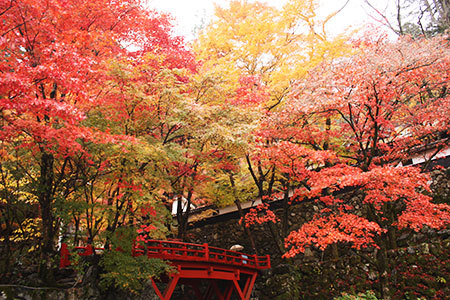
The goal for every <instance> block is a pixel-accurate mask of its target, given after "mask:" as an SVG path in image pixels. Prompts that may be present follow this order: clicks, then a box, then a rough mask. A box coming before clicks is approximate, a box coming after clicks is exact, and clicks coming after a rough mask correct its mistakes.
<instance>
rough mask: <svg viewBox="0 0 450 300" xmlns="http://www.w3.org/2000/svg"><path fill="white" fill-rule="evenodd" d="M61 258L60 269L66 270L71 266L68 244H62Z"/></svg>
mask: <svg viewBox="0 0 450 300" xmlns="http://www.w3.org/2000/svg"><path fill="white" fill-rule="evenodd" d="M60 252H61V254H60V255H61V257H60V259H59V267H60V268H65V267H67V266H70V260H69V255H70V253H69V249H67V244H66V243H62V244H61V251H60Z"/></svg>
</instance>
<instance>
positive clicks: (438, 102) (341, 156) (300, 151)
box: [260, 37, 450, 298]
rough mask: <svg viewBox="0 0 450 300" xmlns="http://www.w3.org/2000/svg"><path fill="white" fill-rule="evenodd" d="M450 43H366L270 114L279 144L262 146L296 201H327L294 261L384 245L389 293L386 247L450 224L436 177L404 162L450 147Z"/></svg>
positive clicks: (326, 66) (306, 229)
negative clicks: (432, 183)
mask: <svg viewBox="0 0 450 300" xmlns="http://www.w3.org/2000/svg"><path fill="white" fill-rule="evenodd" d="M447 43H448V42H447V41H446V39H445V38H444V37H438V38H434V39H428V40H411V39H410V38H408V37H404V38H402V39H399V40H398V41H396V42H391V41H388V40H387V39H386V38H384V37H366V38H365V39H364V38H363V39H362V40H356V41H355V47H356V48H357V52H356V53H355V54H354V55H353V56H351V57H349V58H345V59H341V60H338V61H331V62H324V63H323V64H321V65H319V66H318V67H317V68H315V69H313V70H311V71H310V72H309V76H308V77H307V78H306V79H305V80H299V81H298V82H297V84H296V88H295V91H294V93H293V94H292V101H291V102H289V103H288V104H287V105H286V108H285V110H283V111H280V112H276V113H273V114H271V115H270V116H269V119H268V122H267V123H266V124H267V125H268V126H266V128H265V129H264V130H262V131H261V134H263V135H270V136H271V137H274V138H276V142H274V143H273V144H271V145H262V146H261V151H260V153H261V154H262V155H263V158H264V160H266V161H267V162H268V163H269V164H270V165H276V166H277V168H278V169H280V170H281V171H282V173H283V180H284V181H289V182H290V185H289V187H292V188H293V194H292V196H291V197H290V199H291V201H300V202H301V201H305V200H307V199H309V200H311V199H315V201H316V202H317V203H319V204H320V205H321V206H322V207H323V209H321V210H320V211H319V212H317V213H315V214H314V217H313V219H312V220H310V221H308V222H306V223H305V224H303V225H301V226H300V228H299V229H298V230H295V231H293V232H291V233H290V234H289V236H288V237H287V238H286V240H285V246H286V247H287V248H288V251H287V252H286V254H285V257H293V256H295V255H297V254H299V253H302V252H304V251H305V249H306V248H307V247H315V248H318V249H321V250H324V249H326V248H327V247H328V246H332V245H337V244H342V245H349V246H351V247H352V248H355V249H356V250H361V249H367V250H364V251H359V252H358V253H360V254H361V253H365V251H369V252H370V251H373V250H374V249H379V250H378V251H375V253H376V256H375V258H374V260H370V259H368V261H369V262H370V263H374V264H375V266H376V268H377V269H378V271H379V276H380V283H381V285H382V291H381V292H382V295H383V296H384V297H386V298H388V297H389V295H390V292H389V290H388V284H387V277H386V274H387V270H386V260H387V255H386V251H387V250H388V249H396V248H397V238H398V235H399V232H400V231H402V230H403V231H404V230H406V231H407V230H408V229H409V230H413V231H419V230H421V229H422V228H423V227H424V226H427V227H428V228H433V229H439V228H442V227H444V226H446V225H448V223H449V221H450V219H449V217H450V214H449V213H450V208H449V207H448V205H446V204H434V203H433V202H432V198H431V197H430V196H429V195H427V193H430V192H431V191H430V190H429V186H428V180H429V178H428V175H426V174H424V173H421V170H420V169H419V168H417V167H397V166H398V165H399V163H400V162H401V161H404V160H407V159H408V158H410V156H411V155H414V154H415V153H416V151H418V150H419V149H420V147H421V146H422V145H423V144H424V143H427V142H429V141H430V140H433V141H435V145H436V147H435V148H434V149H435V150H434V151H433V153H431V155H429V156H428V157H427V160H430V159H432V158H433V156H434V155H437V154H438V153H439V151H441V150H442V149H443V148H445V147H446V146H448V124H449V119H448V118H449V117H448V109H447V107H448V104H449V103H448V101H449V97H448V92H447V82H448V72H447V70H448V66H449V60H448V58H449V55H448V54H449V53H448V45H447ZM426 165H427V164H425V166H426ZM344 190H345V191H347V192H346V193H347V194H346V195H345V194H342V193H343V191H344ZM335 250H337V248H335ZM366 258H367V257H366Z"/></svg>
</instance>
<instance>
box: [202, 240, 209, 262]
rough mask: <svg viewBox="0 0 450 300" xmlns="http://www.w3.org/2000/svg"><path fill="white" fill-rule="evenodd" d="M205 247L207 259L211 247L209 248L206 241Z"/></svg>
mask: <svg viewBox="0 0 450 300" xmlns="http://www.w3.org/2000/svg"><path fill="white" fill-rule="evenodd" d="M203 247H204V248H205V258H206V260H209V248H208V244H207V243H204V244H203Z"/></svg>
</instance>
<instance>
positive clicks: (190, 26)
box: [147, 0, 370, 40]
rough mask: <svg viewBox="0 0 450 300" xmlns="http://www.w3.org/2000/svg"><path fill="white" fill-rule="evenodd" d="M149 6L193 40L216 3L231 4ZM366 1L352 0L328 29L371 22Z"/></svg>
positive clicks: (187, 0)
mask: <svg viewBox="0 0 450 300" xmlns="http://www.w3.org/2000/svg"><path fill="white" fill-rule="evenodd" d="M147 1H148V6H149V7H150V8H154V9H156V10H158V11H163V12H168V13H170V14H171V15H172V16H173V17H174V18H175V19H176V20H175V22H174V25H176V27H175V31H176V33H177V34H179V35H183V36H185V37H186V38H187V39H188V40H191V39H193V37H194V34H193V32H194V30H195V28H196V27H198V26H200V25H201V24H202V22H205V23H208V21H209V20H210V18H211V16H212V15H213V14H214V3H217V4H218V5H219V6H222V7H226V6H228V5H227V3H228V0H147ZM286 1H288V0H265V1H264V0H261V2H266V3H268V4H269V5H272V6H276V7H279V8H281V7H282V6H283V4H284V3H286ZM321 2H322V8H323V9H324V11H326V12H332V11H334V10H336V9H337V8H340V7H341V6H342V5H343V4H344V3H345V2H346V0H321ZM362 4H363V0H350V1H349V3H348V4H347V6H346V7H345V8H344V9H343V10H342V12H341V13H340V15H338V16H336V18H335V20H334V21H333V23H329V26H328V28H327V29H328V30H329V31H330V32H332V33H339V32H342V31H344V30H345V29H346V28H347V27H348V26H359V25H362V24H364V23H367V22H368V21H370V17H369V16H368V15H367V12H366V10H365V9H364V8H363V6H362Z"/></svg>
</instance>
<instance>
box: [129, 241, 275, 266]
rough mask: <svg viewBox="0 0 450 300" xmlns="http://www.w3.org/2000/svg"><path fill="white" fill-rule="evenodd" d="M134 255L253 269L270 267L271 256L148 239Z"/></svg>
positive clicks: (136, 248) (204, 245)
mask: <svg viewBox="0 0 450 300" xmlns="http://www.w3.org/2000/svg"><path fill="white" fill-rule="evenodd" d="M133 255H147V256H148V257H153V258H161V259H167V260H184V261H203V262H211V263H219V264H232V265H238V266H242V267H247V268H252V269H269V268H270V257H269V255H266V256H257V255H249V254H245V253H241V252H237V251H232V250H226V249H222V248H216V247H210V246H209V245H208V244H202V245H199V244H191V243H183V242H178V241H158V240H150V241H147V243H146V246H138V247H135V249H134V253H133Z"/></svg>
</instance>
